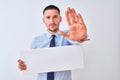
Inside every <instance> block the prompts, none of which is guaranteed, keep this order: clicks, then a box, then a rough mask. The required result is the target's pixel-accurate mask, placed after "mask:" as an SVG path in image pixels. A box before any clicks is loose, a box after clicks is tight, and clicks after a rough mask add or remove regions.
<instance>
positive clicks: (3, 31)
mask: <svg viewBox="0 0 120 80" xmlns="http://www.w3.org/2000/svg"><path fill="white" fill-rule="evenodd" d="M48 4H55V5H57V6H58V7H59V8H60V10H61V15H62V16H63V22H62V23H61V26H60V27H61V29H67V24H66V21H65V16H64V11H65V10H66V8H67V7H68V6H70V7H74V8H75V9H76V10H77V12H80V13H81V15H82V16H83V19H84V21H85V23H86V26H87V29H88V34H89V37H90V39H91V40H90V41H89V42H85V43H84V44H85V47H84V58H85V69H83V70H80V71H78V73H79V74H76V75H79V77H77V79H79V80H120V77H119V74H120V68H119V67H120V59H119V57H120V50H119V47H120V42H119V41H120V36H119V33H120V32H119V30H120V28H119V26H120V23H119V21H120V15H119V14H120V8H119V4H120V1H119V0H71V1H70V0H41V1H40V0H0V80H36V75H22V72H20V71H19V70H18V67H17V60H18V59H19V57H20V56H19V53H20V50H23V49H29V46H30V42H31V40H32V39H33V37H35V36H37V35H40V34H41V33H43V32H44V31H45V26H44V24H43V23H42V10H43V9H44V7H45V6H47V5H48Z"/></svg>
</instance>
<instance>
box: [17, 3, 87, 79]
mask: <svg viewBox="0 0 120 80" xmlns="http://www.w3.org/2000/svg"><path fill="white" fill-rule="evenodd" d="M65 16H66V21H67V24H68V28H69V30H68V31H60V30H59V25H60V22H61V21H62V17H61V16H60V10H59V8H58V7H56V6H54V5H49V6H47V7H46V8H45V9H44V10H43V23H44V24H45V26H46V29H47V31H46V33H44V34H43V35H41V36H38V37H35V38H34V40H33V42H32V44H31V49H37V48H45V47H50V42H51V39H52V38H53V36H52V35H54V39H55V44H54V46H65V45H77V44H79V43H80V42H83V41H85V40H86V35H87V29H86V26H85V24H84V21H83V19H82V17H81V15H80V14H79V13H78V14H77V13H76V12H75V10H74V9H73V8H69V7H68V8H67V10H66V12H65ZM18 63H19V64H18V65H19V69H20V70H26V69H27V65H26V64H25V62H24V61H23V60H21V59H19V60H18ZM53 74H54V80H71V71H70V70H67V71H59V72H54V73H53ZM47 75H48V73H39V74H38V80H48V79H47ZM50 80H52V79H50Z"/></svg>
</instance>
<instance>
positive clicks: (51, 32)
mask: <svg viewBox="0 0 120 80" xmlns="http://www.w3.org/2000/svg"><path fill="white" fill-rule="evenodd" d="M47 31H48V32H49V33H50V34H55V33H56V32H58V31H59V30H57V31H49V30H47Z"/></svg>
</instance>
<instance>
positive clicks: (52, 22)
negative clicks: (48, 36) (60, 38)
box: [43, 9, 62, 33]
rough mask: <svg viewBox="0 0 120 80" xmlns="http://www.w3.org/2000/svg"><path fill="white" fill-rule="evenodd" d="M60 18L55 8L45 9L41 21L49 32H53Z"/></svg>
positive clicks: (56, 28) (57, 27)
mask: <svg viewBox="0 0 120 80" xmlns="http://www.w3.org/2000/svg"><path fill="white" fill-rule="evenodd" d="M61 20H62V19H61V16H60V14H59V13H58V11H57V10H55V9H50V10H46V11H45V12H44V17H43V22H44V23H45V25H46V27H47V30H48V31H49V32H52V33H54V32H56V31H58V30H59V24H60V22H61Z"/></svg>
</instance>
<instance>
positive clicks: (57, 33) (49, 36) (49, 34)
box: [46, 31, 60, 39]
mask: <svg viewBox="0 0 120 80" xmlns="http://www.w3.org/2000/svg"><path fill="white" fill-rule="evenodd" d="M52 35H53V34H51V33H49V32H48V31H46V36H47V38H48V39H50V38H51V36H52ZM54 35H55V36H56V38H57V37H58V36H59V35H60V34H59V31H57V32H56V33H55V34H54Z"/></svg>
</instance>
